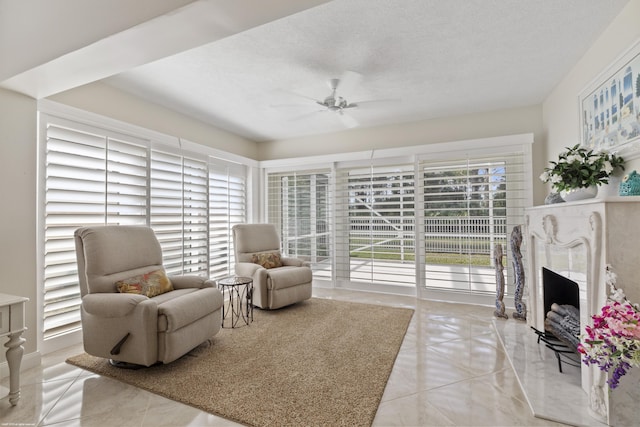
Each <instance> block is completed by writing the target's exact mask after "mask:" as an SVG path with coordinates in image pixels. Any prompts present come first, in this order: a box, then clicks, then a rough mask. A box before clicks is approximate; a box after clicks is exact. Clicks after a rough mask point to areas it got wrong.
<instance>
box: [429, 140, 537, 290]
mask: <svg viewBox="0 0 640 427" xmlns="http://www.w3.org/2000/svg"><path fill="white" fill-rule="evenodd" d="M420 166H421V173H422V177H421V179H422V184H423V197H424V205H423V209H424V237H425V241H424V244H425V253H424V255H425V258H426V259H425V283H424V286H425V287H427V288H441V289H442V288H444V289H451V290H465V291H470V292H494V291H495V269H494V266H493V253H494V249H495V245H496V244H501V245H502V247H503V249H504V253H509V251H508V247H507V245H508V238H507V236H508V235H509V233H510V232H511V230H512V229H513V226H515V225H517V224H521V221H522V217H523V213H524V204H525V197H524V187H523V183H524V176H523V174H524V172H523V156H522V154H521V153H515V154H501V155H499V156H495V157H486V158H483V157H477V158H466V159H462V160H457V161H455V160H453V161H441V162H435V161H425V162H423V163H421V165H420ZM503 265H505V266H507V264H506V262H505V263H504V264H503ZM508 274H509V273H508V272H507V275H508Z"/></svg>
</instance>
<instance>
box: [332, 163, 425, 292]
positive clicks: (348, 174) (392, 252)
mask: <svg viewBox="0 0 640 427" xmlns="http://www.w3.org/2000/svg"><path fill="white" fill-rule="evenodd" d="M336 173H337V177H336V192H337V193H338V194H337V197H336V247H337V249H336V251H337V254H336V255H337V256H336V264H337V265H336V268H337V269H338V271H340V272H342V273H341V275H342V276H344V275H345V274H348V278H349V279H350V280H351V281H355V282H364V283H379V284H387V285H397V286H415V283H416V281H415V280H416V279H415V194H414V189H415V185H414V182H415V180H414V166H413V164H400V165H383V166H368V167H353V168H344V169H338V170H337V172H336Z"/></svg>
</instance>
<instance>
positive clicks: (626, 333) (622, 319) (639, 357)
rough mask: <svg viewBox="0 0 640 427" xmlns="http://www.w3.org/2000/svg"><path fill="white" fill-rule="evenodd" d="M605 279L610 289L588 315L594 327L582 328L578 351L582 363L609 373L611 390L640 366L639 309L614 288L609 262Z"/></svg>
mask: <svg viewBox="0 0 640 427" xmlns="http://www.w3.org/2000/svg"><path fill="white" fill-rule="evenodd" d="M606 279H607V284H608V285H609V288H610V294H609V298H608V300H607V305H605V306H604V307H602V311H601V313H600V314H595V315H593V316H592V317H591V318H592V320H593V326H587V327H586V328H585V331H586V334H585V335H584V336H583V339H582V343H581V344H580V345H579V346H578V351H579V352H580V353H581V354H582V355H583V359H582V361H583V363H585V364H587V365H597V366H598V367H599V368H600V369H601V370H602V371H605V372H607V373H609V379H608V380H607V383H608V384H609V387H610V388H611V389H614V388H616V387H617V386H618V383H619V382H620V378H622V376H623V375H625V374H626V373H627V371H628V370H629V369H630V368H632V367H639V366H640V310H639V309H638V306H637V304H631V302H629V300H627V298H626V296H625V295H624V292H623V291H622V289H618V288H616V286H615V283H616V275H615V273H614V272H613V271H612V270H611V266H609V265H607V270H606Z"/></svg>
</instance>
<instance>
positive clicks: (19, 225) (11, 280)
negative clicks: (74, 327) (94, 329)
mask: <svg viewBox="0 0 640 427" xmlns="http://www.w3.org/2000/svg"><path fill="white" fill-rule="evenodd" d="M36 126H37V125H36V101H35V100H33V99H31V98H28V97H26V96H23V95H20V94H17V93H15V92H10V91H7V90H4V89H0V201H1V202H2V209H0V292H2V293H7V294H13V295H20V296H24V297H27V298H29V302H28V303H27V313H26V323H27V326H28V328H29V329H28V330H27V331H26V332H25V333H24V334H23V337H24V338H26V340H27V342H26V343H25V345H24V347H25V353H26V354H28V353H32V352H35V351H36V327H35V325H36V305H37V300H36V290H37V286H36V259H37V258H36V253H37V250H36V170H37V169H36V152H37V150H36V131H37V129H36ZM4 341H5V340H3V341H2V344H4ZM0 348H1V349H2V351H0V355H1V356H0V362H4V361H5V355H4V354H5V352H4V350H6V349H5V348H4V347H3V346H0Z"/></svg>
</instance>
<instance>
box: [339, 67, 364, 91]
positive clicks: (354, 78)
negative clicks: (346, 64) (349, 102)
mask: <svg viewBox="0 0 640 427" xmlns="http://www.w3.org/2000/svg"><path fill="white" fill-rule="evenodd" d="M361 81H362V74H360V73H356V72H355V71H345V72H344V73H342V76H340V81H339V82H338V86H337V87H336V91H339V92H340V94H341V96H344V95H343V94H349V92H351V91H352V90H353V89H355V88H356V87H357V86H358V85H359V84H360V82H361Z"/></svg>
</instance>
